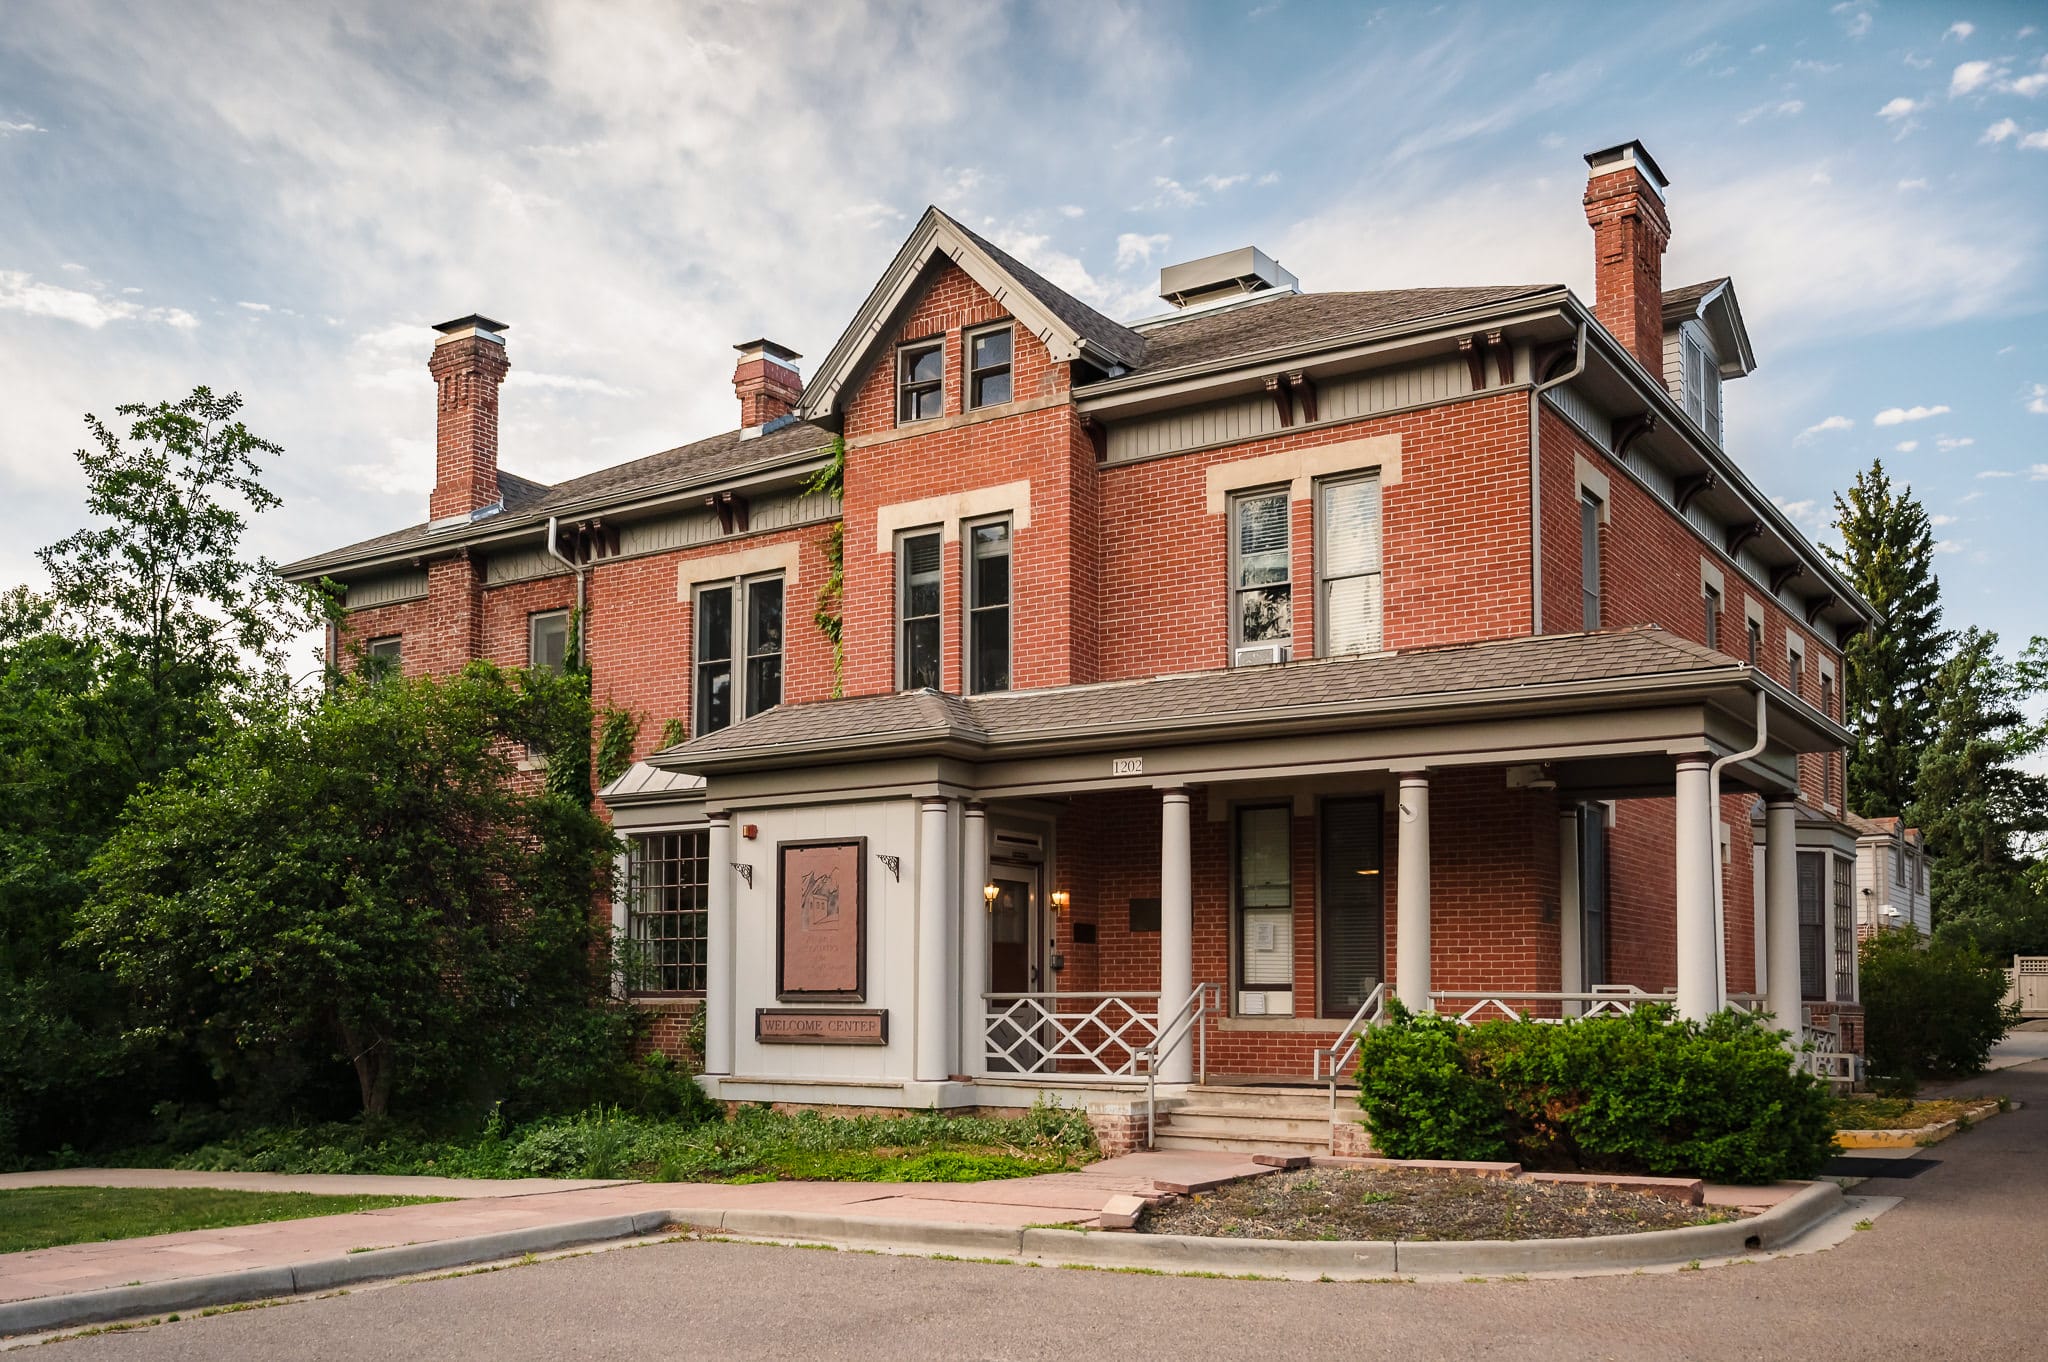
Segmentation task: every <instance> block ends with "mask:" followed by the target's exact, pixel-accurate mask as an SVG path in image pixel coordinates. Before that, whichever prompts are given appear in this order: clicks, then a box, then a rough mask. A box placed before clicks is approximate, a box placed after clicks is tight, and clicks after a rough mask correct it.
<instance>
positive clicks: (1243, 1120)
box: [1166, 1107, 1330, 1144]
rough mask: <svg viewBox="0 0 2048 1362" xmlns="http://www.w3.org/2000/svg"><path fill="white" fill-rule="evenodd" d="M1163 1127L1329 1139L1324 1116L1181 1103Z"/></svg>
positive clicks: (1194, 1132) (1205, 1132)
mask: <svg viewBox="0 0 2048 1362" xmlns="http://www.w3.org/2000/svg"><path fill="white" fill-rule="evenodd" d="M1166 1125H1167V1128H1168V1129H1170V1130H1172V1131H1173V1133H1174V1134H1176V1135H1231V1136H1247V1137H1259V1138H1265V1137H1269V1136H1289V1137H1299V1138H1301V1139H1304V1140H1310V1139H1313V1140H1321V1141H1322V1142H1323V1143H1325V1144H1327V1143H1329V1139H1330V1123H1329V1121H1328V1120H1327V1119H1321V1120H1318V1119H1314V1118H1309V1119H1290V1118H1287V1117H1283V1116H1246V1115H1244V1114H1242V1113H1239V1112H1228V1111H1226V1112H1211V1111H1199V1110H1194V1109H1191V1108H1187V1107H1183V1108H1181V1109H1180V1110H1179V1111H1176V1112H1174V1113H1173V1114H1172V1115H1170V1116H1169V1117H1168V1118H1167V1121H1166Z"/></svg>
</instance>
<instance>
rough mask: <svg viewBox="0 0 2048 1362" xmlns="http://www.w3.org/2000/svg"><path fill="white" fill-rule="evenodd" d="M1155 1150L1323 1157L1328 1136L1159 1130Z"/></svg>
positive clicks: (1154, 1142) (1327, 1148) (1325, 1152)
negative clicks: (1202, 1133)
mask: <svg viewBox="0 0 2048 1362" xmlns="http://www.w3.org/2000/svg"><path fill="white" fill-rule="evenodd" d="M1152 1147H1153V1148H1155V1149H1217V1150H1229V1151H1232V1152H1237V1153H1245V1154H1261V1153H1265V1154H1327V1153H1328V1152H1329V1150H1330V1142H1329V1139H1328V1137H1323V1138H1318V1139H1310V1138H1308V1137H1306V1136H1301V1135H1278V1136H1262V1135H1176V1134H1175V1133H1174V1132H1173V1130H1172V1128H1171V1127H1169V1128H1167V1129H1163V1130H1161V1131H1160V1132H1159V1134H1158V1135H1157V1136H1156V1137H1155V1138H1154V1139H1153V1141H1152Z"/></svg>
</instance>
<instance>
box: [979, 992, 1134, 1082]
mask: <svg viewBox="0 0 2048 1362" xmlns="http://www.w3.org/2000/svg"><path fill="white" fill-rule="evenodd" d="M982 999H983V1003H984V1005H985V1006H986V1008H987V1012H988V1015H987V1019H986V1021H985V1023H984V1025H983V1028H982V1058H983V1060H984V1061H985V1062H986V1064H987V1066H988V1070H989V1072H991V1073H998V1074H1000V1073H1021V1074H1032V1075H1034V1076H1038V1077H1044V1078H1062V1077H1065V1078H1101V1077H1110V1078H1136V1077H1139V1076H1140V1075H1141V1074H1142V1073H1143V1072H1144V1069H1143V1066H1142V1065H1141V1064H1140V1062H1139V1052H1140V1051H1143V1050H1146V1049H1148V1047H1150V1046H1152V1045H1153V1044H1154V1042H1156V1041H1157V1040H1158V1039H1159V995H1158V994H1157V993H985V994H983V995H982Z"/></svg>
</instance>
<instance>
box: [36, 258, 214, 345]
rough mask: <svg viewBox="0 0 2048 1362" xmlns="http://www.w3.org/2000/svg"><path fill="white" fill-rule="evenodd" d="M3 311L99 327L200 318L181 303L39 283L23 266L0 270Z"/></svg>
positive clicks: (190, 325) (181, 326)
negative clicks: (149, 303) (146, 303)
mask: <svg viewBox="0 0 2048 1362" xmlns="http://www.w3.org/2000/svg"><path fill="white" fill-rule="evenodd" d="M0 312H19V313H22V314H23V315H25V316H29V317H50V318H54V319H56V320H58V321H66V322H72V323H74V324H76V325H78V326H83V327H85V328H87V329H88V330H92V331H97V330H99V329H100V328H101V327H103V326H105V325H107V324H108V323H109V322H124V321H143V322H156V323H160V324H162V325H164V326H168V327H171V328H173V329H174V330H178V331H190V330H192V329H194V328H195V327H197V326H198V325H199V319H198V318H197V317H195V316H193V315H192V314H191V313H189V312H187V311H185V309H183V308H181V307H143V306H142V305H141V304H139V303H131V302H128V301H126V300H125V299H122V298H106V297H102V296H100V295H99V294H97V293H88V292H86V291H85V290H83V289H75V288H65V287H63V286H61V285H58V284H44V283H38V282H37V281H36V280H35V278H34V277H33V276H31V275H29V274H26V273H24V272H22V271H20V270H0Z"/></svg>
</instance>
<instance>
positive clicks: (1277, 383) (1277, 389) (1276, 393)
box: [1266, 374, 1294, 427]
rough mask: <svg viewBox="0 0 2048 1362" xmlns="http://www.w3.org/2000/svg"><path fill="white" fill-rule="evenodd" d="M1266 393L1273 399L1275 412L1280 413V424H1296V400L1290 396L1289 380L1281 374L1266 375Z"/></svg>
mask: <svg viewBox="0 0 2048 1362" xmlns="http://www.w3.org/2000/svg"><path fill="white" fill-rule="evenodd" d="M1266 392H1267V393H1268V394H1269V395H1270V396H1271V397H1272V399H1273V410H1275V411H1277V412H1279V413H1280V424H1281V425H1282V426H1283V427H1284V426H1291V425H1293V424H1294V399H1293V398H1292V397H1291V396H1289V395H1288V392H1287V379H1286V377H1285V376H1284V375H1281V374H1267V375H1266Z"/></svg>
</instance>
